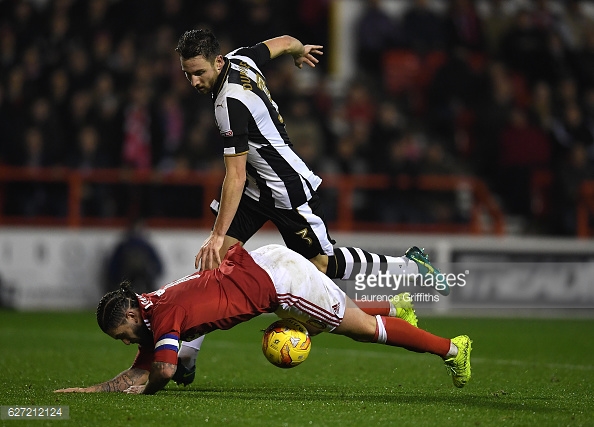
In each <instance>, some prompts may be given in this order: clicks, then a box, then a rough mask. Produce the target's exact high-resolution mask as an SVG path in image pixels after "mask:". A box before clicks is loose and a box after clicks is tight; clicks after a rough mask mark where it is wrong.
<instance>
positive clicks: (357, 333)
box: [332, 297, 377, 342]
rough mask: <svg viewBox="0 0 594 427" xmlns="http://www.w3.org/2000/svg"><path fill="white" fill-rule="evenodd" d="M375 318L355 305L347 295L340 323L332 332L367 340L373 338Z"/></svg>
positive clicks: (357, 339)
mask: <svg viewBox="0 0 594 427" xmlns="http://www.w3.org/2000/svg"><path fill="white" fill-rule="evenodd" d="M376 322H377V320H376V318H375V317H374V316H370V315H369V314H367V313H365V312H363V311H362V310H361V309H360V308H359V307H357V305H356V304H355V303H354V302H353V301H352V300H351V299H350V298H348V297H347V300H346V309H345V310H344V316H343V318H342V321H341V322H340V325H338V326H337V327H336V328H335V329H334V330H333V331H332V333H333V334H338V335H345V336H347V337H349V338H352V339H354V340H356V341H364V342H369V341H372V340H373V337H374V335H375V330H376Z"/></svg>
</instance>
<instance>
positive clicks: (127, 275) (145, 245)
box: [106, 218, 163, 292]
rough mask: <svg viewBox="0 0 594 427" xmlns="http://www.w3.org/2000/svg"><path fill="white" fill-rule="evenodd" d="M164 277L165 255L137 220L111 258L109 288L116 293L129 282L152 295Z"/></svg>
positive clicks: (108, 269)
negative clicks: (163, 259) (121, 283)
mask: <svg viewBox="0 0 594 427" xmlns="http://www.w3.org/2000/svg"><path fill="white" fill-rule="evenodd" d="M161 274H163V261H162V259H161V256H160V255H159V252H158V251H157V249H156V248H155V246H154V245H153V244H152V243H151V241H150V237H149V235H148V234H147V231H146V229H145V227H144V222H143V220H142V218H137V219H135V220H133V221H132V223H131V224H130V227H129V228H128V229H127V230H126V232H125V233H124V235H123V236H122V238H121V240H120V241H119V242H118V243H117V244H116V245H115V247H114V249H113V251H112V253H111V255H110V256H109V259H108V261H107V280H108V282H107V284H106V288H107V289H108V290H113V289H115V288H116V286H117V284H118V283H119V282H121V281H122V280H127V281H129V282H130V283H132V284H133V285H134V288H135V289H137V290H138V291H139V292H151V291H153V290H155V289H156V288H157V285H156V284H157V283H158V279H159V278H160V276H161Z"/></svg>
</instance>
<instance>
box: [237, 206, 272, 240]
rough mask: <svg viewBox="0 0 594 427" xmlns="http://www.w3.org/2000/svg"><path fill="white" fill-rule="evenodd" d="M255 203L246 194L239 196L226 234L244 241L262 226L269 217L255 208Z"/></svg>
mask: <svg viewBox="0 0 594 427" xmlns="http://www.w3.org/2000/svg"><path fill="white" fill-rule="evenodd" d="M257 205H258V202H256V201H255V200H253V199H250V198H249V197H247V196H246V195H243V196H241V201H240V202H239V206H238V207H237V212H236V213H235V216H234V217H233V220H232V221H231V225H230V226H229V230H227V236H229V237H231V238H233V239H236V241H239V242H242V243H245V242H247V241H248V240H249V239H250V238H251V237H252V236H253V235H254V234H256V232H257V231H258V230H259V229H261V228H262V226H263V225H264V224H265V223H266V221H268V220H269V218H268V217H267V216H266V215H265V214H264V213H262V212H260V211H259V210H258V209H257Z"/></svg>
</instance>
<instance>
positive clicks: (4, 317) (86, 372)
mask: <svg viewBox="0 0 594 427" xmlns="http://www.w3.org/2000/svg"><path fill="white" fill-rule="evenodd" d="M275 319H276V317H274V316H262V317H260V318H256V319H253V320H252V321H250V322H247V323H244V324H241V325H239V326H237V327H235V328H234V329H232V330H230V331H217V332H214V333H212V334H210V335H209V336H208V337H207V338H206V340H205V341H204V346H203V349H202V351H201V353H200V355H199V358H198V364H199V372H198V374H197V377H196V381H195V382H194V383H193V384H192V385H191V386H189V387H186V388H184V387H180V386H177V385H175V384H174V383H170V384H169V385H168V386H167V388H166V389H165V390H164V391H161V392H159V393H158V394H157V395H154V396H132V395H125V394H121V393H100V394H66V395H65V394H55V393H53V390H55V389H58V388H64V387H73V386H86V385H91V384H95V383H99V382H102V381H104V380H107V379H110V378H112V377H114V376H115V375H116V374H118V373H119V372H121V371H123V370H124V369H126V368H127V367H129V365H130V363H131V361H132V359H133V357H134V355H135V353H136V348H135V346H125V345H123V344H122V343H121V342H119V341H114V340H113V339H111V338H109V337H108V336H107V335H104V334H103V333H102V332H101V331H100V329H99V328H98V326H97V325H96V323H95V319H94V313H91V312H83V313H17V312H12V311H0V343H2V344H1V345H0V348H1V349H2V354H1V356H0V405H18V406H23V405H43V406H56V405H60V406H68V407H69V410H70V419H69V420H56V421H46V420H31V421H24V420H19V421H12V420H2V421H0V425H6V426H12V425H14V426H25V425H33V426H42V425H53V426H55V425H77V426H112V427H115V426H120V425H126V426H153V425H154V426H163V425H167V426H169V425H176V426H190V425H225V426H310V425H314V426H316V425H317V426H391V425H394V426H400V425H402V426H409V425H415V426H440V427H443V426H491V425H493V426H495V425H496V426H501V425H510V426H511V425H514V426H515V425H521V426H531V425H538V426H561V425H571V426H579V425H583V426H588V425H590V426H591V425H594V410H593V409H592V404H593V396H594V385H593V384H594V361H593V360H594V358H593V356H592V355H593V354H594V341H593V340H592V336H593V332H594V320H591V319H525V318H524V319H509V318H506V319H486V318H468V319H461V318H435V317H433V318H427V319H423V318H422V316H421V319H420V323H419V326H421V327H422V328H424V329H426V330H429V331H431V332H433V333H436V334H438V335H442V336H447V337H451V336H455V335H458V334H461V333H465V334H468V335H470V337H471V338H472V339H473V340H474V344H473V352H472V367H473V376H472V379H471V381H470V382H469V384H468V385H467V386H466V387H465V388H464V389H461V390H459V389H456V388H454V387H453V385H452V382H451V379H450V377H449V376H448V375H447V373H446V370H445V368H444V367H443V363H442V362H441V360H440V359H439V358H438V357H436V356H432V355H428V354H416V353H411V352H408V351H406V350H403V349H397V348H390V347H387V346H382V345H377V344H361V343H356V342H353V341H351V340H349V339H347V338H344V337H338V336H333V335H330V334H323V335H320V336H317V337H314V338H313V340H312V351H311V354H310V355H309V358H308V360H307V361H305V362H304V363H303V365H301V366H299V367H296V368H293V369H289V370H282V369H279V368H276V367H274V366H272V365H271V364H269V363H268V362H267V361H266V359H265V358H264V356H263V355H262V353H261V350H260V339H261V335H262V334H261V332H260V330H261V329H264V328H265V327H266V326H268V324H270V323H272V321H273V320H275Z"/></svg>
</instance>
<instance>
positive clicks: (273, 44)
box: [264, 36, 324, 68]
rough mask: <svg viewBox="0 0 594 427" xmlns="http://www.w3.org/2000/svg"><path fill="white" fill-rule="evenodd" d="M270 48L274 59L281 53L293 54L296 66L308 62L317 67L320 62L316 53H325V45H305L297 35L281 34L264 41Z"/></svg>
mask: <svg viewBox="0 0 594 427" xmlns="http://www.w3.org/2000/svg"><path fill="white" fill-rule="evenodd" d="M264 44H265V45H266V46H268V50H270V59H274V58H276V57H278V56H281V55H287V54H288V55H291V56H293V60H294V61H295V66H297V67H298V68H301V67H302V66H303V64H304V63H305V64H307V65H309V66H310V67H315V66H316V64H317V63H318V62H319V61H318V59H317V58H316V57H315V56H314V55H323V54H324V52H322V48H323V46H320V45H311V44H306V45H304V44H303V43H301V42H300V41H299V40H297V39H296V38H295V37H291V36H280V37H275V38H273V39H270V40H266V41H265V42H264Z"/></svg>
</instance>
